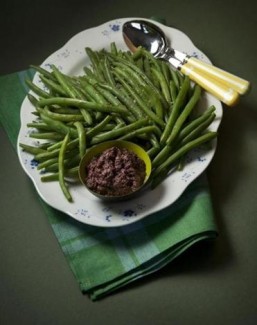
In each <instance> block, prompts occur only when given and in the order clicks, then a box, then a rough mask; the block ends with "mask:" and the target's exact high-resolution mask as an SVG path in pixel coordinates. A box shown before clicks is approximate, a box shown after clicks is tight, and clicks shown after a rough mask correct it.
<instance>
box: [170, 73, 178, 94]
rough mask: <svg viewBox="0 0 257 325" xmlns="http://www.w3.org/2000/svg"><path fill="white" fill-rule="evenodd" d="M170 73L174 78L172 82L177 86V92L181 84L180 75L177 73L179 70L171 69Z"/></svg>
mask: <svg viewBox="0 0 257 325" xmlns="http://www.w3.org/2000/svg"><path fill="white" fill-rule="evenodd" d="M170 73H171V76H172V80H173V82H174V84H175V86H176V89H177V92H178V91H179V88H180V84H179V77H178V75H179V73H178V72H177V70H176V71H175V70H173V69H172V68H170Z"/></svg>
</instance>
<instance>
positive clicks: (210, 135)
mask: <svg viewBox="0 0 257 325" xmlns="http://www.w3.org/2000/svg"><path fill="white" fill-rule="evenodd" d="M216 136H217V132H207V133H206V134H203V135H201V136H200V137H198V138H196V139H194V140H192V141H189V142H188V143H186V144H185V145H184V146H182V147H180V148H179V149H178V150H177V151H176V152H174V153H173V154H172V155H171V156H169V157H167V159H166V161H165V162H164V163H162V164H161V165H160V166H158V167H157V168H156V169H155V170H154V171H153V173H152V188H155V187H156V186H157V185H158V184H159V182H160V180H162V179H163V178H164V177H165V176H166V175H167V173H168V172H169V170H170V168H171V165H172V164H173V163H174V162H175V161H176V160H177V159H179V158H180V157H182V156H183V155H185V154H186V153H188V152H189V151H191V150H192V149H194V148H196V147H199V146H200V145H202V144H203V143H205V142H207V141H210V140H212V139H214V138H215V137H216Z"/></svg>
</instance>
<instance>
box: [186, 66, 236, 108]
mask: <svg viewBox="0 0 257 325" xmlns="http://www.w3.org/2000/svg"><path fill="white" fill-rule="evenodd" d="M180 70H181V72H182V73H183V74H185V75H187V76H188V77H189V78H190V79H191V80H193V81H194V82H196V83H197V84H199V85H200V86H201V87H202V88H204V89H205V90H206V91H208V92H209V93H211V94H212V95H214V96H215V97H217V98H218V99H219V100H220V101H222V102H223V103H225V104H226V105H228V106H234V105H235V104H236V103H237V102H238V100H239V93H238V92H236V91H235V90H234V89H232V88H230V87H228V86H227V85H226V84H224V83H221V82H219V81H217V79H216V80H215V79H212V78H210V75H208V74H206V73H205V72H203V71H199V70H198V69H196V68H195V67H194V66H191V65H190V64H189V62H187V63H185V64H183V65H182V66H181V67H180Z"/></svg>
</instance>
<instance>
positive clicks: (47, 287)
mask: <svg viewBox="0 0 257 325" xmlns="http://www.w3.org/2000/svg"><path fill="white" fill-rule="evenodd" d="M134 16H138V17H140V16H141V17H151V16H159V17H165V18H166V21H167V23H168V24H169V25H171V26H173V27H176V28H178V29H180V30H182V31H183V32H185V33H186V34H187V35H188V36H189V37H190V38H191V39H192V40H193V42H194V43H195V45H196V46H197V47H198V48H199V49H201V50H202V51H203V52H204V53H205V54H206V55H207V56H208V57H209V58H210V59H211V60H212V61H213V63H215V65H217V66H219V67H221V68H224V69H226V70H228V71H231V72H233V73H235V74H237V75H239V76H242V77H244V78H246V79H248V80H250V81H251V83H252V89H251V92H250V94H248V95H247V96H246V97H244V98H242V100H241V102H240V104H239V105H238V106H237V107H234V108H227V107H224V118H223V120H222V123H221V127H220V134H219V141H218V149H217V152H216V155H215V158H214V160H213V162H212V163H211V165H210V167H209V169H208V177H209V181H210V188H211V193H212V197H213V205H214V210H215V215H216V219H217V224H218V226H219V231H220V236H219V238H218V239H217V240H216V241H215V242H214V243H212V244H210V243H201V244H198V245H196V246H194V247H193V248H192V249H190V250H189V251H188V252H186V253H185V254H184V255H183V256H181V257H179V258H178V259H177V260H176V261H174V262H173V263H171V264H170V265H168V266H167V267H166V268H164V269H162V270H161V271H160V272H158V273H155V274H153V275H151V276H148V277H147V278H145V279H142V280H140V281H138V282H137V283H135V284H132V285H130V286H128V287H127V288H125V289H123V290H121V291H120V292H117V293H116V294H113V295H112V296H110V297H108V298H106V299H104V300H101V301H99V302H94V303H93V302H91V301H90V300H89V299H88V297H87V296H83V295H82V294H81V292H80V290H79V287H78V284H77V283H76V281H75V279H74V277H73V274H72V272H71V271H70V269H69V267H68V265H67V263H66V261H65V258H64V255H63V254H62V252H61V250H60V248H59V246H58V243H57V241H56V239H55V237H54V234H53V232H52V229H51V227H50V225H49V223H48V221H47V219H46V217H45V215H44V212H43V210H42V206H41V204H40V202H39V200H38V198H37V194H36V192H35V190H34V187H33V185H32V182H31V181H30V180H29V178H28V177H27V176H26V175H25V173H24V172H23V170H22V168H21V166H20V164H19V162H18V158H17V155H16V153H15V151H14V150H13V148H12V147H11V144H10V142H9V140H8V138H7V136H6V134H5V132H4V130H3V129H2V128H1V127H0V149H1V154H0V157H1V158H0V166H1V168H0V187H1V189H0V191H1V195H0V207H1V210H0V211H1V214H0V323H1V324H4V325H9V324H75V325H76V324H90V325H91V324H93V325H95V324H104V323H106V324H114V325H115V324H119V325H123V324H134V325H137V324H140V325H144V324H149V325H151V324H153V325H155V324H161V325H162V324H164V325H165V324H256V322H257V308H256V302H257V290H256V288H257V275H256V274H257V270H256V266H257V258H256V251H257V250H256V237H257V235H256V234H257V222H256V217H257V193H256V192H257V163H256V161H257V95H256V89H255V88H256V81H257V77H256V75H257V64H256V54H257V41H256V30H257V18H256V17H257V15H256V5H255V1H250V0H246V1H237V0H234V1H226V0H223V1H220V0H219V1H213V0H211V1H209V0H207V1H187V0H184V1H181V0H180V1H178V0H176V1H172V0H158V1H155V0H153V1H149V0H130V1H122V0H109V1H108V0H105V1H104V0H92V1H85V0H84V1H76V0H73V1H54V0H51V1H48V0H44V1H26V0H24V1H11V0H8V1H7V0H4V1H2V2H1V10H0V41H1V47H0V49H1V50H0V75H3V74H8V73H12V72H15V71H18V70H22V69H26V68H28V66H29V64H31V63H34V64H40V63H41V62H42V61H43V60H44V59H45V58H46V57H48V56H49V54H51V53H52V52H54V51H55V50H57V49H58V48H60V47H61V46H62V45H63V44H64V43H65V42H66V41H67V40H68V39H69V38H70V37H72V36H73V35H74V34H76V33H78V32H80V31H81V30H84V29H87V28H89V27H94V26H97V25H99V24H102V23H103V22H105V21H108V20H112V19H115V18H122V17H134Z"/></svg>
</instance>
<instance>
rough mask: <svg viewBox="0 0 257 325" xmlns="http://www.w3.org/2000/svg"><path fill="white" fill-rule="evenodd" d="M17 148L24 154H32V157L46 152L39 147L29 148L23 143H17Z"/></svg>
mask: <svg viewBox="0 0 257 325" xmlns="http://www.w3.org/2000/svg"><path fill="white" fill-rule="evenodd" d="M19 146H20V147H21V148H22V149H23V150H24V151H26V152H28V153H30V154H33V155H37V154H39V153H43V152H45V151H46V150H44V149H42V148H40V147H34V146H30V145H27V144H24V143H19Z"/></svg>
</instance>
